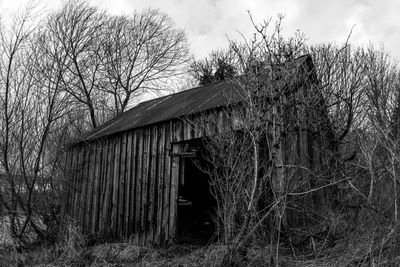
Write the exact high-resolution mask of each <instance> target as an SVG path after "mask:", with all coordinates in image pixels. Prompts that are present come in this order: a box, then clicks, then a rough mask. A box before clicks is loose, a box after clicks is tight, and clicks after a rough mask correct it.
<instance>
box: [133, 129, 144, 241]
mask: <svg viewBox="0 0 400 267" xmlns="http://www.w3.org/2000/svg"><path fill="white" fill-rule="evenodd" d="M137 136H138V137H137V146H138V150H137V151H138V152H137V157H136V160H137V168H136V177H135V178H136V192H135V195H136V196H135V203H134V205H135V236H134V242H135V243H137V244H139V239H140V238H139V236H140V235H141V228H140V217H141V209H140V207H141V203H142V183H143V178H142V165H143V160H142V159H143V131H142V130H138V135H137Z"/></svg>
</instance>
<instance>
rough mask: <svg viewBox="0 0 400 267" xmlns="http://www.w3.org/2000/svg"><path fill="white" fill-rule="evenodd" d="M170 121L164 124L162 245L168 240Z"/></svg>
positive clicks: (170, 162) (170, 161) (170, 164)
mask: <svg viewBox="0 0 400 267" xmlns="http://www.w3.org/2000/svg"><path fill="white" fill-rule="evenodd" d="M171 131H172V121H169V122H167V123H165V139H164V140H165V150H164V153H165V159H164V189H163V191H164V200H163V207H162V208H163V212H162V213H163V215H162V216H163V221H162V230H161V235H162V240H161V242H162V243H165V242H167V241H168V238H169V206H170V202H169V201H170V189H171V167H172V160H171V152H172V145H171V143H172V133H171Z"/></svg>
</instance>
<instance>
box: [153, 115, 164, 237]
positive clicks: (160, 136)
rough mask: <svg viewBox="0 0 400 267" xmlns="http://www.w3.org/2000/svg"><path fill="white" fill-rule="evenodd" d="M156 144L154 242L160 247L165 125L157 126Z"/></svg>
mask: <svg viewBox="0 0 400 267" xmlns="http://www.w3.org/2000/svg"><path fill="white" fill-rule="evenodd" d="M157 140H158V144H157V157H158V160H157V161H158V174H157V179H158V186H157V191H156V192H157V194H158V198H157V202H158V203H157V217H156V226H157V230H156V237H155V242H156V243H157V244H158V245H162V243H163V242H164V241H163V239H162V224H163V204H164V193H165V190H164V177H165V175H164V174H165V172H164V170H165V169H164V164H165V123H163V124H161V125H160V126H159V131H158V138H157Z"/></svg>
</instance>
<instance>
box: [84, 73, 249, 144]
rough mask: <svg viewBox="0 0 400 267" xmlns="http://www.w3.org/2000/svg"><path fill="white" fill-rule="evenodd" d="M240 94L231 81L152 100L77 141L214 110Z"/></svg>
mask: <svg viewBox="0 0 400 267" xmlns="http://www.w3.org/2000/svg"><path fill="white" fill-rule="evenodd" d="M240 92H242V90H241V88H240V86H239V85H238V84H237V83H235V82H233V81H225V82H220V83H215V84H211V85H207V86H203V87H197V88H193V89H190V90H186V91H182V92H179V93H175V94H171V95H167V96H163V97H159V98H156V99H152V100H149V101H146V102H143V103H140V104H139V105H137V106H135V107H133V108H131V109H129V110H127V111H125V112H124V113H121V114H120V115H118V116H117V117H115V118H114V119H112V120H110V121H108V122H106V123H105V124H103V125H101V126H99V127H97V128H96V129H93V130H92V131H90V132H88V133H86V134H85V135H83V136H82V137H81V138H80V140H78V141H77V142H80V141H89V140H94V139H98V138H101V137H104V136H108V135H111V134H115V133H119V132H124V131H127V130H131V129H134V128H139V127H143V126H147V125H150V124H154V123H159V122H162V121H166V120H170V119H173V118H178V117H181V116H183V115H187V114H194V113H197V112H201V111H205V110H208V109H212V108H217V107H220V106H224V105H226V104H228V103H229V102H230V101H234V99H236V98H237V96H239V95H240Z"/></svg>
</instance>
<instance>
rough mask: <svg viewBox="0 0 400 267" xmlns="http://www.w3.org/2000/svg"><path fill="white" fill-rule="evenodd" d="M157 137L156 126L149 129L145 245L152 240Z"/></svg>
mask: <svg viewBox="0 0 400 267" xmlns="http://www.w3.org/2000/svg"><path fill="white" fill-rule="evenodd" d="M157 137H158V131H157V126H153V127H151V133H150V139H151V142H150V155H149V157H150V159H149V171H150V173H149V182H148V186H149V189H148V196H147V198H148V203H149V204H148V216H147V228H148V231H147V243H151V242H153V240H154V232H155V231H154V230H155V227H154V215H155V214H154V210H155V207H156V206H155V205H156V201H157V199H156V195H155V187H156V185H157V183H156V182H157Z"/></svg>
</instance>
